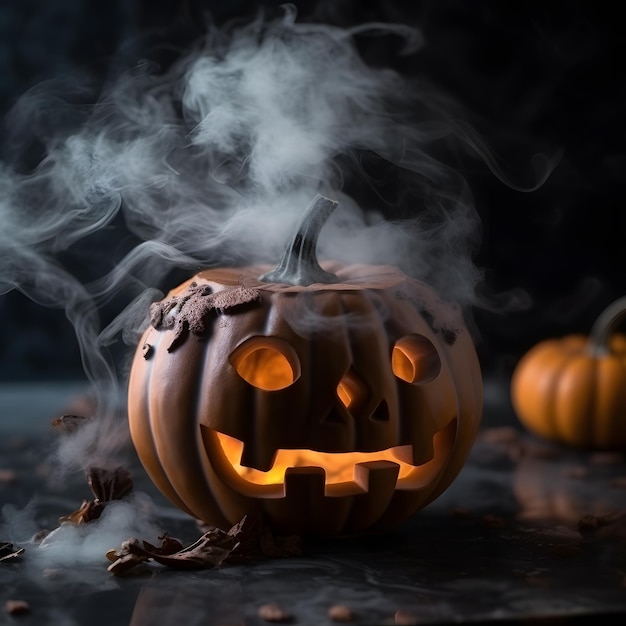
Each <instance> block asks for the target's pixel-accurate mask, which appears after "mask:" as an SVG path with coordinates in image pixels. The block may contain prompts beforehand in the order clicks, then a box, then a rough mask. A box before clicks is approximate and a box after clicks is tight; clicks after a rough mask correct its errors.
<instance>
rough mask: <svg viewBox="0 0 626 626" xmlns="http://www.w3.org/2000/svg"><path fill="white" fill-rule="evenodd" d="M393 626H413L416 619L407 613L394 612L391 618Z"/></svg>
mask: <svg viewBox="0 0 626 626" xmlns="http://www.w3.org/2000/svg"><path fill="white" fill-rule="evenodd" d="M393 619H394V622H393V623H394V624H401V625H402V626H414V625H415V624H417V623H418V621H417V617H416V616H415V615H413V614H412V613H409V612H408V611H402V610H400V611H396V612H395V615H394V616H393Z"/></svg>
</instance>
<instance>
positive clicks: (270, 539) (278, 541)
mask: <svg viewBox="0 0 626 626" xmlns="http://www.w3.org/2000/svg"><path fill="white" fill-rule="evenodd" d="M228 534H229V535H231V536H233V537H234V538H235V539H236V540H237V544H236V545H235V548H234V549H233V551H232V552H231V554H230V555H229V556H228V557H227V559H226V561H227V562H228V563H245V562H247V561H255V560H259V559H264V558H265V559H267V558H283V557H289V556H299V555H301V554H302V538H301V537H300V536H299V535H288V536H275V535H274V534H273V533H272V531H271V530H270V528H268V526H267V525H266V524H265V523H264V522H263V519H262V517H261V516H260V515H258V516H254V517H253V516H250V515H245V516H244V517H243V518H242V519H241V521H240V522H238V523H237V524H235V525H234V526H233V527H232V528H231V529H230V530H229V531H228Z"/></svg>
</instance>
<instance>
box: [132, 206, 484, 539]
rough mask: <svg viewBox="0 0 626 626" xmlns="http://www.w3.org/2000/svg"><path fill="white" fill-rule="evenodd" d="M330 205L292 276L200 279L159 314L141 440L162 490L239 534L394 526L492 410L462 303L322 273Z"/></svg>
mask: <svg viewBox="0 0 626 626" xmlns="http://www.w3.org/2000/svg"><path fill="white" fill-rule="evenodd" d="M335 205H336V203H335V202H332V201H330V200H328V199H326V198H323V197H321V196H318V197H317V198H316V199H315V200H314V202H313V203H312V204H311V206H310V207H309V209H308V210H307V212H306V213H305V215H304V217H303V219H302V221H301V224H300V226H299V228H298V231H297V233H296V235H295V237H294V239H293V241H292V242H291V245H290V247H289V248H288V250H287V251H286V253H285V255H284V256H283V259H282V261H281V264H280V265H279V267H278V268H277V269H276V270H274V271H273V272H269V273H268V270H269V269H270V268H268V267H245V268H223V269H211V270H206V271H202V272H200V273H199V274H197V275H196V276H194V277H193V278H192V279H190V280H188V281H187V282H185V283H183V284H182V285H180V286H178V287H176V288H175V289H173V290H172V291H171V292H170V293H169V294H168V295H167V297H166V298H165V299H164V300H162V301H161V302H158V303H154V304H153V305H152V310H151V315H152V317H151V325H150V326H149V327H148V328H147V330H146V331H145V333H144V334H143V337H142V338H141V340H140V342H139V344H138V347H137V351H136V354H135V356H134V359H133V362H132V368H131V372H130V379H129V391H128V412H129V420H130V432H131V437H132V440H133V443H134V446H135V448H136V450H137V453H138V455H139V458H140V460H141V462H142V463H143V465H144V467H145V469H146V471H147V473H148V474H149V476H150V477H151V479H152V481H153V482H154V483H155V484H156V486H157V487H158V488H159V489H160V490H161V491H162V492H163V493H164V494H165V495H166V496H167V497H168V498H169V499H170V500H171V501H172V502H173V503H174V504H176V505H177V506H179V507H180V508H181V509H183V510H185V511H187V512H188V513H189V514H190V515H193V516H195V517H197V518H199V519H202V520H204V521H205V522H207V523H209V524H213V525H215V526H220V527H223V528H229V527H230V526H231V525H232V524H234V523H236V522H237V521H239V520H240V519H241V518H242V517H243V516H244V515H246V514H261V515H262V516H263V517H264V518H265V520H266V522H267V523H269V524H270V525H271V526H272V527H273V528H274V529H276V530H278V531H281V532H295V533H302V534H307V533H316V534H352V533H359V532H364V531H380V530H384V529H387V528H390V527H391V526H393V525H396V524H398V523H400V522H401V521H403V520H405V519H406V518H408V517H409V516H410V515H411V514H413V513H414V512H415V511H417V510H418V509H421V508H422V507H424V506H425V505H426V504H428V503H429V502H431V501H432V500H433V499H434V498H436V497H437V496H438V495H439V494H440V493H442V492H443V491H444V490H445V489H446V488H447V487H448V486H449V484H450V483H451V482H452V481H453V480H454V478H455V477H456V476H457V474H458V473H459V471H460V470H461V468H462V467H463V464H464V462H465V460H466V458H467V456H468V454H469V451H470V449H471V447H472V444H473V442H474V439H475V435H476V432H477V430H478V426H479V422H480V418H481V413H482V382H481V374H480V367H479V363H478V358H477V355H476V352H475V349H474V345H473V342H472V339H471V337H470V334H469V332H468V330H467V328H466V327H465V324H464V322H463V318H462V314H461V312H460V310H459V308H458V307H457V306H454V305H451V304H448V303H444V302H442V301H441V300H440V299H439V298H438V297H437V295H436V293H435V292H434V291H433V290H432V289H431V288H430V287H428V286H427V285H425V284H423V283H421V282H419V281H417V280H414V279H413V278H410V277H408V276H406V275H405V274H403V273H402V272H400V271H399V270H398V269H396V268H393V267H389V266H371V265H342V264H339V263H334V262H331V263H324V264H323V267H322V266H320V264H319V263H318V262H317V259H316V256H315V247H316V243H317V236H318V234H319V230H320V229H321V227H322V225H323V223H324V221H325V220H326V218H327V217H328V215H329V214H330V212H331V211H332V210H333V209H334V208H335Z"/></svg>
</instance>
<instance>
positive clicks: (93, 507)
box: [59, 500, 105, 524]
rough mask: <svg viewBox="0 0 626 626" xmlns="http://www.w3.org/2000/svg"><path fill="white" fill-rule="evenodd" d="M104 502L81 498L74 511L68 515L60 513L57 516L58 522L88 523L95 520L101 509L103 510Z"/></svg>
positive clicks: (100, 513)
mask: <svg viewBox="0 0 626 626" xmlns="http://www.w3.org/2000/svg"><path fill="white" fill-rule="evenodd" d="M104 506H105V505H104V503H103V502H100V500H83V503H82V504H81V505H80V507H79V508H78V509H76V511H74V512H73V513H70V514H69V515H62V516H61V517H59V523H61V524H64V523H65V524H88V523H89V522H93V521H94V520H97V519H98V518H99V517H100V515H102V511H103V510H104Z"/></svg>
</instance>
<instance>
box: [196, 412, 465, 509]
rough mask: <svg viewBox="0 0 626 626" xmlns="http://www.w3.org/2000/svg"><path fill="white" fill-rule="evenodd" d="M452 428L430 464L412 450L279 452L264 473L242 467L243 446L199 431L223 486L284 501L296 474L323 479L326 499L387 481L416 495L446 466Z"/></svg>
mask: <svg viewBox="0 0 626 626" xmlns="http://www.w3.org/2000/svg"><path fill="white" fill-rule="evenodd" d="M456 427H457V420H456V418H455V419H453V420H452V421H451V422H450V423H449V424H448V425H447V426H445V427H444V428H443V429H441V430H440V431H438V432H437V433H435V435H434V437H433V454H432V455H431V456H430V458H429V459H416V458H415V455H414V449H413V446H412V445H410V444H408V445H401V446H395V447H392V448H387V449H384V450H380V451H377V452H317V451H315V450H306V449H297V450H292V449H289V450H285V449H279V450H278V451H277V452H276V453H275V454H274V456H273V459H272V462H271V466H270V467H269V469H268V471H261V470H259V469H256V468H254V467H249V466H247V465H243V464H242V462H241V460H242V455H243V454H244V443H243V442H242V441H240V440H239V439H236V438H235V437H231V436H229V435H226V434H224V433H221V432H219V431H217V430H214V429H212V428H208V427H206V426H201V431H202V435H203V439H204V444H205V447H206V449H207V453H208V454H209V457H210V458H211V460H212V465H213V467H214V469H215V471H216V473H217V474H218V475H219V477H220V478H221V479H222V480H223V481H224V482H225V483H227V484H228V485H229V486H230V487H232V488H233V489H235V490H237V491H239V492H240V493H242V494H244V495H250V496H254V497H257V498H258V497H260V498H282V497H285V496H286V495H287V492H288V490H289V484H290V476H291V475H293V474H294V473H297V474H298V475H299V476H302V475H303V474H311V475H316V476H320V475H321V476H323V478H324V494H325V495H326V496H329V497H333V496H335V497H337V496H345V495H351V494H358V493H363V492H367V491H369V486H370V483H371V482H372V480H384V481H385V482H386V483H389V482H390V481H391V482H393V483H394V488H395V489H406V490H416V489H420V488H421V487H423V486H425V485H427V484H429V483H430V482H432V480H433V479H434V478H435V476H436V475H437V474H438V473H439V472H441V470H442V469H443V468H444V466H445V465H446V463H447V460H448V457H449V451H450V449H451V447H452V442H453V440H454V436H455V434H456Z"/></svg>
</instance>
